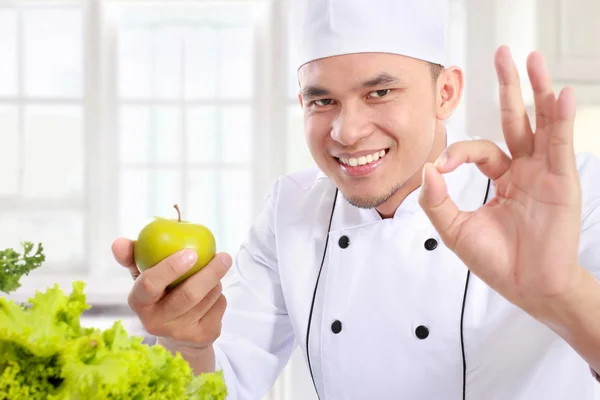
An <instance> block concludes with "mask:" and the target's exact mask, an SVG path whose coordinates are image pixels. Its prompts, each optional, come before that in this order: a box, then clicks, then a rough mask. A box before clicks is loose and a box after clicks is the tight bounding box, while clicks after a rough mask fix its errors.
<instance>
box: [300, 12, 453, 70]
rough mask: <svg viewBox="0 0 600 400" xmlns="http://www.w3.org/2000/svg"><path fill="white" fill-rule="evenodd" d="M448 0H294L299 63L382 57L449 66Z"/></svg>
mask: <svg viewBox="0 0 600 400" xmlns="http://www.w3.org/2000/svg"><path fill="white" fill-rule="evenodd" d="M447 1H448V0H290V21H291V31H290V35H291V38H292V43H291V44H292V49H293V58H294V64H295V66H296V67H298V68H299V67H301V66H302V65H303V64H305V63H307V62H309V61H313V60H317V59H320V58H324V57H330V56H336V55H342V54H351V53H364V52H383V53H394V54H401V55H405V56H409V57H413V58H417V59H421V60H424V61H429V62H432V63H435V64H441V65H445V62H446V23H447V13H448V4H447Z"/></svg>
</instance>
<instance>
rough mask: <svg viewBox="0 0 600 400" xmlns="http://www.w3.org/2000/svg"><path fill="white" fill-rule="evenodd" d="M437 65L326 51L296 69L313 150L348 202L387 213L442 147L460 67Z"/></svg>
mask: <svg viewBox="0 0 600 400" xmlns="http://www.w3.org/2000/svg"><path fill="white" fill-rule="evenodd" d="M440 71H441V72H440V74H439V76H438V74H434V73H432V66H431V65H430V64H429V63H426V62H424V61H420V60H416V59H413V58H409V57H404V56H399V55H393V54H379V53H372V54H352V55H343V56H337V57H330V58H325V59H321V60H317V61H313V62H310V63H308V64H306V65H304V66H303V67H302V68H301V69H300V71H299V83H300V94H299V99H300V103H301V105H302V107H303V109H304V126H305V134H306V140H307V143H308V146H309V149H310V152H311V154H312V156H313V158H314V160H315V162H316V164H317V165H318V166H319V168H320V169H321V170H322V171H323V172H325V173H326V174H327V175H328V176H329V177H330V178H331V179H332V180H333V181H334V182H335V183H336V185H337V186H338V187H339V188H340V190H341V192H342V193H343V194H344V196H345V197H346V199H348V201H349V202H351V203H352V204H354V205H356V206H358V207H362V208H372V207H377V209H378V211H379V212H380V213H381V214H382V215H385V214H388V215H389V214H393V213H394V211H395V209H396V208H397V206H398V204H400V202H401V201H402V199H403V198H404V197H405V196H406V195H407V194H409V193H410V192H412V191H413V190H414V189H415V188H417V187H418V186H419V185H420V182H421V170H422V167H423V165H424V164H425V163H426V162H427V161H430V160H431V161H433V160H435V158H436V157H437V155H438V154H439V153H440V152H441V151H442V150H443V148H444V147H445V130H444V124H443V121H444V120H445V119H446V118H448V117H449V116H450V115H451V113H452V111H453V110H454V108H455V107H456V105H457V103H458V101H459V97H460V91H461V90H462V75H461V72H460V70H458V69H456V68H451V69H446V70H444V69H441V68H440ZM436 76H437V78H435V77H436Z"/></svg>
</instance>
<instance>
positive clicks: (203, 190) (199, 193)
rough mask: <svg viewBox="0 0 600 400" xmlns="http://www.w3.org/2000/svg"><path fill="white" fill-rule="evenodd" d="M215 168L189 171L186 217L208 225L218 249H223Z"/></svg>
mask: <svg viewBox="0 0 600 400" xmlns="http://www.w3.org/2000/svg"><path fill="white" fill-rule="evenodd" d="M217 185H218V181H217V173H216V171H215V170H212V169H211V170H201V169H193V170H190V171H189V173H188V182H187V186H186V189H187V193H188V201H187V208H188V210H187V212H186V213H185V214H186V218H187V219H188V220H189V221H192V222H194V223H197V224H202V225H204V226H206V227H207V228H208V229H210V230H211V232H212V233H213V234H214V235H215V239H216V242H217V251H221V249H222V247H223V240H222V238H221V221H220V220H219V206H220V205H219V194H218V186H217Z"/></svg>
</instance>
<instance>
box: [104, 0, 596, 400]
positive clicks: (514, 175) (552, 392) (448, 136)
mask: <svg viewBox="0 0 600 400" xmlns="http://www.w3.org/2000/svg"><path fill="white" fill-rule="evenodd" d="M445 8H446V6H445V4H444V2H443V1H442V0H427V1H424V0H294V1H292V21H293V27H292V32H293V33H294V34H295V36H296V37H295V43H296V49H297V53H296V54H297V60H298V64H297V68H298V82H299V85H300V92H299V101H300V105H301V107H302V108H303V110H304V127H305V135H306V141H307V144H308V146H309V148H310V152H311V154H312V156H313V158H314V160H315V162H316V164H317V166H318V168H317V169H314V170H313V169H310V170H306V171H301V172H297V173H293V174H289V175H286V176H282V177H281V178H280V179H278V180H277V181H276V182H275V183H274V184H273V186H272V188H271V191H270V193H269V196H268V198H267V201H266V203H265V205H264V209H263V210H262V212H261V214H260V215H259V216H258V218H257V219H256V220H255V222H254V224H253V225H252V227H251V229H250V230H249V233H248V236H247V238H246V240H245V241H244V243H243V244H242V245H241V248H240V249H239V252H238V253H237V254H236V255H235V257H234V258H233V259H232V258H231V257H230V256H229V255H227V254H223V253H220V254H218V255H217V256H216V257H215V258H214V259H213V261H212V262H211V263H210V264H209V265H208V266H207V267H206V268H205V269H203V270H202V271H200V272H199V273H197V274H196V275H194V276H193V277H192V278H190V279H188V280H187V281H185V283H183V284H182V285H180V286H178V287H177V289H175V290H174V291H171V292H168V293H167V292H165V287H166V286H167V285H168V284H169V283H170V282H172V281H174V280H175V279H176V278H177V277H178V276H181V275H182V274H183V273H184V272H185V271H186V270H187V269H189V268H190V266H191V265H192V264H193V262H194V260H195V254H194V253H193V252H191V253H190V252H186V251H182V252H179V253H177V254H175V255H173V256H171V257H169V258H167V259H166V260H164V261H163V262H161V263H160V264H158V265H157V266H155V267H154V268H152V269H150V270H147V271H145V272H144V273H143V274H141V275H140V274H139V271H137V268H136V267H135V263H134V261H133V258H132V242H131V241H130V240H126V239H119V240H117V241H115V243H114V245H113V252H114V255H115V257H116V259H117V260H118V261H119V262H120V263H121V264H122V265H123V266H126V267H128V268H129V269H130V270H131V272H132V274H133V276H134V277H135V278H136V279H135V283H134V286H133V289H132V291H131V294H130V297H129V304H130V306H131V308H132V309H133V310H134V311H135V312H136V313H137V315H138V316H139V318H140V320H141V321H142V322H143V324H144V326H145V327H146V329H147V330H148V331H149V332H150V333H151V334H154V335H156V336H158V343H160V344H162V345H163V346H165V347H167V348H169V349H170V350H172V351H179V352H181V353H182V355H183V356H184V357H185V358H186V359H187V360H188V361H189V362H190V364H191V365H192V366H193V368H194V370H195V372H197V373H200V372H203V371H213V370H215V369H216V370H223V372H224V375H225V378H226V381H227V385H228V388H229V393H230V394H229V398H231V399H244V400H245V399H261V398H262V397H263V396H264V395H265V393H266V392H267V391H268V390H269V389H270V387H271V386H272V385H273V383H274V382H275V380H276V379H277V377H278V376H279V375H280V373H281V372H282V370H283V368H284V367H285V365H286V363H287V362H288V359H289V357H290V355H291V354H292V352H293V351H294V350H295V349H296V348H300V349H301V351H302V352H303V355H304V358H305V360H306V364H307V367H308V370H309V372H310V375H311V378H312V381H313V383H314V387H315V390H316V392H317V394H318V396H319V398H320V399H323V400H324V399H327V400H350V399H357V400H370V399H406V400H459V399H470V400H488V399H498V400H533V399H536V400H537V399H544V400H597V398H598V391H597V387H598V385H597V382H596V380H595V379H594V372H593V371H594V370H596V371H598V370H600V284H599V283H598V278H600V160H598V158H596V157H594V156H592V155H590V154H577V155H576V154H575V153H574V150H573V121H574V118H575V98H574V93H573V90H572V89H570V88H565V89H564V90H562V91H561V92H560V93H557V94H555V93H554V92H553V90H552V82H551V80H550V78H549V74H548V71H547V70H546V67H545V65H544V60H543V58H542V56H541V55H540V54H538V53H532V54H531V55H530V56H529V58H528V61H527V70H528V74H529V77H530V81H531V86H532V89H533V92H534V94H535V109H536V113H535V114H536V121H535V122H536V124H535V130H534V129H532V126H531V124H530V122H529V120H528V117H527V115H526V113H525V108H524V105H523V99H522V96H521V88H520V86H519V85H520V84H519V79H518V74H517V70H516V68H515V65H514V63H513V60H512V58H511V55H510V52H509V49H508V48H506V47H500V48H499V49H498V50H497V52H496V55H495V67H496V71H497V77H498V83H499V88H500V108H501V110H502V118H501V121H499V122H500V123H501V126H502V130H503V133H504V137H505V139H506V144H505V145H504V144H501V145H498V144H496V143H493V142H490V141H487V140H474V139H471V138H470V137H469V136H467V135H466V134H464V133H462V132H453V131H450V130H448V128H447V127H446V121H447V120H448V118H449V117H450V116H451V115H452V113H453V111H454V110H455V109H456V107H457V106H458V104H459V101H460V98H461V94H462V89H463V78H464V77H463V74H462V72H461V70H460V69H459V68H457V67H454V66H448V65H446V63H445V54H446V48H445V40H446V37H445V12H446V10H445ZM495 124H496V121H490V129H495ZM472 134H474V135H484V134H485V132H474V133H472ZM230 268H232V269H233V271H232V273H233V275H232V277H231V278H228V280H226V281H224V283H223V284H221V280H222V278H223V276H224V275H225V273H226V272H227V271H228V270H229V269H230Z"/></svg>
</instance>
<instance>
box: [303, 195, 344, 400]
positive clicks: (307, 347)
mask: <svg viewBox="0 0 600 400" xmlns="http://www.w3.org/2000/svg"><path fill="white" fill-rule="evenodd" d="M337 198H338V189H337V188H336V189H335V195H334V198H333V206H332V207H331V216H330V217H329V226H328V227H327V236H326V237H325V250H323V258H322V259H321V266H320V267H319V274H318V275H317V282H316V283H315V290H314V291H313V297H312V302H311V304H310V314H309V315H308V326H307V328H306V358H307V360H308V369H309V371H310V377H311V379H312V382H313V386H314V387H315V392H316V393H317V398H319V391H318V389H317V384H316V383H315V377H314V375H313V371H312V366H311V364H310V348H309V345H308V344H309V340H310V325H311V323H312V315H313V310H314V307H315V298H316V297H317V289H318V288H319V279H320V278H321V271H322V270H323V264H324V263H325V255H326V254H327V245H328V243H329V232H330V231H331V222H332V221H333V212H334V211H335V203H336V202H337Z"/></svg>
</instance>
